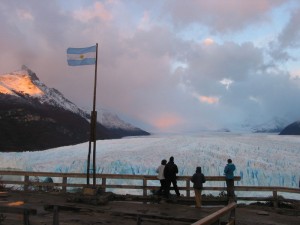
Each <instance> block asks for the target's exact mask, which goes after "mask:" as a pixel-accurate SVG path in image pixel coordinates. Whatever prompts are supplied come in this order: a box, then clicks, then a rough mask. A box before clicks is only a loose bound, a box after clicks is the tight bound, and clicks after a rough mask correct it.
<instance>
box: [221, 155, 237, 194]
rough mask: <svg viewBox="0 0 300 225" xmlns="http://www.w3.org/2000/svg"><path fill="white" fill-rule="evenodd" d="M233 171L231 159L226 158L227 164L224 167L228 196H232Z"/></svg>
mask: <svg viewBox="0 0 300 225" xmlns="http://www.w3.org/2000/svg"><path fill="white" fill-rule="evenodd" d="M234 171H235V165H234V164H233V163H232V160H231V159H228V160H227V165H226V166H225V168H224V175H225V178H226V186H227V196H228V198H233V197H234V174H233V172H234Z"/></svg>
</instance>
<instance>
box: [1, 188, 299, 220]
mask: <svg viewBox="0 0 300 225" xmlns="http://www.w3.org/2000/svg"><path fill="white" fill-rule="evenodd" d="M180 198H184V197H180ZM139 200H145V199H142V198H140V199H138V198H134V197H132V196H123V197H120V196H116V195H113V194H112V193H103V194H102V195H101V197H96V198H95V197H94V196H83V195H82V194H78V193H77V194H64V193H59V192H37V191H36V192H23V191H9V192H6V193H4V192H3V193H2V194H0V209H1V205H7V204H10V203H13V204H14V205H15V206H11V207H29V208H33V209H36V210H37V214H36V215H30V216H29V219H30V225H53V221H54V220H57V221H59V225H99V224H104V225H105V224H124V225H131V224H141V225H154V224H159V225H167V224H168V225H169V224H172V225H186V224H192V223H194V222H196V221H197V220H200V219H201V218H204V217H205V216H208V215H210V214H211V213H213V212H215V211H217V210H218V209H221V208H222V207H223V206H221V205H218V206H212V205H210V206H209V205H204V206H203V207H202V208H200V209H198V208H195V207H194V206H193V205H191V204H180V203H181V202H184V201H180V200H179V199H176V198H174V199H173V200H172V199H171V200H170V201H166V200H165V199H161V198H151V199H148V202H147V203H142V202H141V201H139ZM55 206H59V207H60V208H59V212H58V213H57V214H55V213H54V211H55ZM293 207H294V208H291V207H290V208H287V207H286V208H279V209H274V208H273V207H269V206H266V205H251V206H250V205H239V206H238V208H237V209H236V224H237V225H271V224H272V225H279V224H286V225H299V224H300V206H299V203H294V204H293ZM226 219H227V218H226V217H224V218H222V220H223V221H226ZM0 224H1V225H18V224H23V215H21V214H11V213H3V212H1V211H0Z"/></svg>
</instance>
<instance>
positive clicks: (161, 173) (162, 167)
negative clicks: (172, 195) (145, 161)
mask: <svg viewBox="0 0 300 225" xmlns="http://www.w3.org/2000/svg"><path fill="white" fill-rule="evenodd" d="M166 164H167V160H165V159H163V160H162V161H161V165H159V167H158V168H157V169H156V172H157V173H158V175H157V178H158V179H159V182H160V188H159V190H158V191H157V193H158V194H166V179H165V176H164V170H165V166H166Z"/></svg>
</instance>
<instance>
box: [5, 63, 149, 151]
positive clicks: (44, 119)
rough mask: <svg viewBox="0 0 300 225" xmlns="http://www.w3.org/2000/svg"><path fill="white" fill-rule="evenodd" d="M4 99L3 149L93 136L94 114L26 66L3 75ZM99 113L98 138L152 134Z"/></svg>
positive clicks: (38, 146) (39, 146) (42, 146)
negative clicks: (92, 123) (92, 122)
mask: <svg viewBox="0 0 300 225" xmlns="http://www.w3.org/2000/svg"><path fill="white" fill-rule="evenodd" d="M0 103H1V104H0V125H1V130H0V151H8V150H19V149H20V150H36V149H46V148H48V147H54V146H56V147H58V146H62V145H69V144H75V143H81V142H84V141H87V140H88V138H89V130H90V125H89V119H90V115H89V114H88V113H87V112H85V111H83V110H82V109H80V108H79V107H77V106H76V105H75V104H74V103H72V102H70V101H69V100H68V99H66V98H65V97H64V96H63V95H62V94H61V93H60V92H59V91H58V90H56V89H54V88H49V87H47V86H46V85H45V84H43V83H42V82H41V81H40V80H39V79H38V77H37V76H36V74H35V73H34V72H32V71H31V70H30V69H28V68H27V67H26V66H22V70H20V71H16V72H12V73H9V74H3V75H0ZM98 117H99V118H100V120H99V122H100V123H98V124H97V128H96V130H97V139H107V138H120V137H124V136H132V135H148V134H149V133H147V132H145V131H143V130H141V129H139V128H136V127H134V126H132V125H130V124H128V123H125V122H124V121H122V120H121V119H119V118H118V116H117V115H113V114H110V113H109V112H108V111H104V110H101V111H100V112H98ZM50 137H52V138H53V139H54V140H55V141H50V140H51V139H50ZM48 141H50V142H49V143H48ZM49 145H50V146H49ZM21 148H23V149H21Z"/></svg>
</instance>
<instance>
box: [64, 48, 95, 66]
mask: <svg viewBox="0 0 300 225" xmlns="http://www.w3.org/2000/svg"><path fill="white" fill-rule="evenodd" d="M96 50H97V49H96V45H95V46H91V47H87V48H68V49H67V59H68V65H69V66H83V65H95V63H96Z"/></svg>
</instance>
